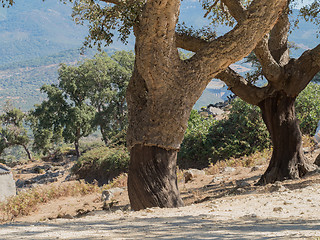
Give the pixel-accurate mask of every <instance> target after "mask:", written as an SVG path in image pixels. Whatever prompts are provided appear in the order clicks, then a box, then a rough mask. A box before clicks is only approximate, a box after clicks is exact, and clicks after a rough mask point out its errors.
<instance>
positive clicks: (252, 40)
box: [189, 0, 287, 78]
mask: <svg viewBox="0 0 320 240" xmlns="http://www.w3.org/2000/svg"><path fill="white" fill-rule="evenodd" d="M286 2H287V1H286V0H277V1H276V0H273V1H271V0H260V1H258V0H256V1H253V2H252V4H251V5H250V7H249V9H248V10H247V12H248V17H247V18H246V19H245V20H244V21H243V22H242V23H240V24H238V25H237V26H236V27H235V28H234V29H233V30H232V31H230V32H229V33H227V34H225V35H224V36H222V37H220V38H218V39H216V40H213V41H211V42H210V43H209V44H208V47H207V48H206V49H205V50H202V49H200V50H199V51H198V52H197V53H196V54H195V55H194V56H193V57H192V58H191V59H190V61H189V64H190V65H202V66H207V67H206V69H202V70H204V71H203V73H201V74H203V77H204V78H210V77H214V76H215V75H216V74H218V73H219V72H220V71H221V70H223V69H225V68H227V67H228V66H229V65H230V64H231V63H233V62H236V61H239V60H241V59H242V58H243V57H244V56H247V55H248V54H249V53H250V52H251V51H252V50H253V48H254V47H255V46H256V44H257V43H258V42H257V39H261V38H262V37H263V35H264V34H266V32H269V31H270V30H271V29H272V27H273V24H275V23H276V20H277V19H278V17H279V14H280V12H282V10H283V8H284V7H285V6H286ZM248 36H250V37H248Z"/></svg>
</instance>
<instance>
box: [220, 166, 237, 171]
mask: <svg viewBox="0 0 320 240" xmlns="http://www.w3.org/2000/svg"><path fill="white" fill-rule="evenodd" d="M235 170H236V169H235V168H233V167H225V168H224V169H223V171H224V172H234V171H235Z"/></svg>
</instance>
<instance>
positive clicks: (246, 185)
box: [236, 180, 251, 188]
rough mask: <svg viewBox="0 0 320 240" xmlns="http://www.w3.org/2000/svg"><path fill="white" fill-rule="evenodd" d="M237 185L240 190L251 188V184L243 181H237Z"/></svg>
mask: <svg viewBox="0 0 320 240" xmlns="http://www.w3.org/2000/svg"><path fill="white" fill-rule="evenodd" d="M236 185H237V187H240V188H243V187H248V186H251V185H250V183H248V182H246V181H243V180H236Z"/></svg>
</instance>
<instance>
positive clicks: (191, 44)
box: [176, 33, 209, 52]
mask: <svg viewBox="0 0 320 240" xmlns="http://www.w3.org/2000/svg"><path fill="white" fill-rule="evenodd" d="M208 44H209V42H207V41H206V40H204V39H201V38H197V37H194V36H190V35H188V34H183V33H176V46H177V47H178V48H182V49H184V50H187V51H191V52H197V51H199V50H200V49H201V48H204V47H207V46H208Z"/></svg>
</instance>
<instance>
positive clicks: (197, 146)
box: [178, 110, 216, 168]
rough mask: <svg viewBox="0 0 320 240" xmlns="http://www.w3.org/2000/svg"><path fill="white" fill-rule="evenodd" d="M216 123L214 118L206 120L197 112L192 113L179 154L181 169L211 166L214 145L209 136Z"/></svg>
mask: <svg viewBox="0 0 320 240" xmlns="http://www.w3.org/2000/svg"><path fill="white" fill-rule="evenodd" d="M215 122H216V121H215V120H214V119H213V118H212V117H209V118H204V117H202V116H201V115H200V114H199V113H198V112H197V111H196V110H192V111H191V114H190V117H189V121H188V128H187V130H186V132H185V135H184V140H183V142H182V145H181V149H180V151H179V154H178V165H179V167H181V168H188V167H207V166H208V165H209V163H210V162H211V158H212V150H211V148H212V144H211V141H210V139H208V135H209V132H210V129H211V126H213V125H215Z"/></svg>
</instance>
